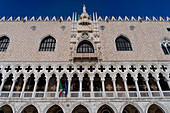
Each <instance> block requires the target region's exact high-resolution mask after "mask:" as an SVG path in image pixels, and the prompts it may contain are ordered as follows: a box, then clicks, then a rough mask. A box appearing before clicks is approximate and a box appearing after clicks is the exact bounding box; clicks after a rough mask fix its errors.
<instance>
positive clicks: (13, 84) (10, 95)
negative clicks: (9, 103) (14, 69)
mask: <svg viewBox="0 0 170 113" xmlns="http://www.w3.org/2000/svg"><path fill="white" fill-rule="evenodd" d="M15 80H16V79H12V86H11V90H10V94H9V97H12V93H13V89H14V86H15Z"/></svg>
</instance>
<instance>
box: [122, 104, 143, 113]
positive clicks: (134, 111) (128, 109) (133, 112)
mask: <svg viewBox="0 0 170 113" xmlns="http://www.w3.org/2000/svg"><path fill="white" fill-rule="evenodd" d="M122 113H140V112H139V110H138V108H137V107H136V106H134V105H132V104H128V105H126V106H125V107H124V109H123V110H122Z"/></svg>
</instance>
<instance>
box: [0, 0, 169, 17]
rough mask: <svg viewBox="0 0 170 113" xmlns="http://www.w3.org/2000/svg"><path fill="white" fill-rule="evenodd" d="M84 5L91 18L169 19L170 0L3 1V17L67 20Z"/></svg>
mask: <svg viewBox="0 0 170 113" xmlns="http://www.w3.org/2000/svg"><path fill="white" fill-rule="evenodd" d="M83 4H85V5H86V7H87V12H88V13H89V14H90V15H92V13H93V12H98V15H100V16H122V17H123V16H149V17H152V16H155V17H158V16H163V17H166V16H169V17H170V0H0V16H8V17H9V16H14V17H16V16H21V17H22V16H43V17H45V16H50V17H52V16H58V17H59V16H63V17H65V16H66V17H67V16H72V12H78V14H81V12H82V7H83Z"/></svg>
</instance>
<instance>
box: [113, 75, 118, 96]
mask: <svg viewBox="0 0 170 113" xmlns="http://www.w3.org/2000/svg"><path fill="white" fill-rule="evenodd" d="M112 82H113V89H114V93H115V97H117V89H116V79H115V78H114V79H112Z"/></svg>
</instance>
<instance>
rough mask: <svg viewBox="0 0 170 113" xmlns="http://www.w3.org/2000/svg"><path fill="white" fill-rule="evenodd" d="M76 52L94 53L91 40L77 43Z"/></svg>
mask: <svg viewBox="0 0 170 113" xmlns="http://www.w3.org/2000/svg"><path fill="white" fill-rule="evenodd" d="M77 53H94V48H93V45H92V43H91V42H89V41H87V40H84V41H82V42H80V43H79V45H78V48H77Z"/></svg>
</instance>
